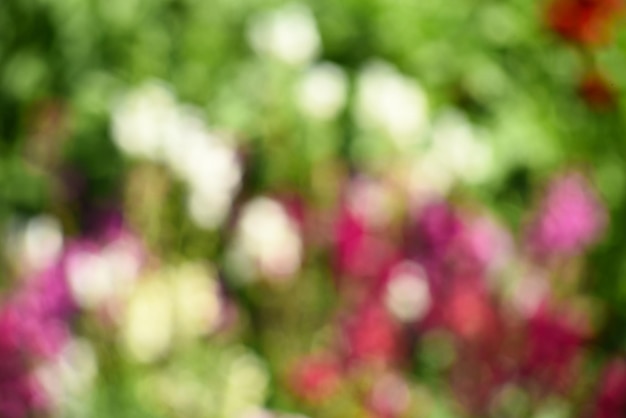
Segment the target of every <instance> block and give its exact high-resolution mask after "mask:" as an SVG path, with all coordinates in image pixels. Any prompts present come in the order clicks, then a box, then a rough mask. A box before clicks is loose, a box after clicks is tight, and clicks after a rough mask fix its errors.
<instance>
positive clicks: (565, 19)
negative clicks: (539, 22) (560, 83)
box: [547, 0, 624, 108]
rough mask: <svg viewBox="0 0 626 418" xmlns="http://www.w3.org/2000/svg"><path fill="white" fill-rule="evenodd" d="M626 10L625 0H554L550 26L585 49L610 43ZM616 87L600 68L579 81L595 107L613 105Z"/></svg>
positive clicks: (583, 95)
mask: <svg viewBox="0 0 626 418" xmlns="http://www.w3.org/2000/svg"><path fill="white" fill-rule="evenodd" d="M623 11H624V3H623V1H622V0H554V1H552V3H551V4H550V6H549V8H548V11H547V21H548V25H549V27H550V28H551V29H552V31H554V32H555V33H556V34H558V35H559V36H560V37H562V38H563V39H565V40H566V41H568V42H571V43H573V44H575V45H578V46H580V47H582V48H584V49H589V50H592V49H594V48H598V47H601V46H605V45H607V44H610V43H611V42H612V40H613V29H614V26H615V22H616V21H617V20H618V18H619V17H620V15H621V14H622V12H623ZM613 90H614V87H613V86H612V85H611V82H610V81H609V80H607V78H606V76H604V75H603V74H602V73H601V72H600V71H599V70H598V69H594V68H591V69H588V70H587V71H586V73H585V75H584V76H583V77H582V79H581V82H580V85H579V93H580V95H581V97H582V98H583V99H584V100H585V101H586V102H587V103H588V104H589V105H590V106H591V107H593V108H604V107H608V106H611V105H613V102H614V100H615V98H614V97H615V93H614V91H613Z"/></svg>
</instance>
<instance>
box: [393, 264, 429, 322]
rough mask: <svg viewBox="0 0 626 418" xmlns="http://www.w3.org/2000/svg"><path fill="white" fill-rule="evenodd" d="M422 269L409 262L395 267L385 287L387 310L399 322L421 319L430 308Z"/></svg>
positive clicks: (427, 289) (426, 283)
mask: <svg viewBox="0 0 626 418" xmlns="http://www.w3.org/2000/svg"><path fill="white" fill-rule="evenodd" d="M424 275H425V273H424V271H423V269H422V268H421V267H420V266H419V265H417V264H415V263H411V262H405V263H402V264H400V265H399V266H397V267H395V268H394V270H393V271H392V273H391V280H390V281H389V283H388V285H387V292H386V294H385V303H386V306H387V309H389V311H390V312H391V313H392V314H393V315H394V316H395V317H396V318H397V319H399V320H401V321H405V322H410V321H416V320H419V319H421V318H422V317H423V316H424V315H425V314H426V313H427V312H428V309H429V308H430V305H431V297H430V290H429V288H428V282H427V281H426V278H425V276H424Z"/></svg>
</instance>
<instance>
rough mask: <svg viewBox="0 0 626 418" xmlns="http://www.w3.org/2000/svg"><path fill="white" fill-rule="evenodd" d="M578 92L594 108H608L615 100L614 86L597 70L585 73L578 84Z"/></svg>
mask: <svg viewBox="0 0 626 418" xmlns="http://www.w3.org/2000/svg"><path fill="white" fill-rule="evenodd" d="M578 93H579V94H580V96H581V97H582V98H583V100H585V101H586V102H587V104H588V105H589V106H590V107H592V108H594V109H606V108H610V107H612V106H613V105H614V104H615V102H616V100H617V97H616V91H615V88H614V86H613V85H612V84H611V83H610V81H609V80H608V79H607V78H606V77H605V76H604V75H603V74H602V73H599V72H597V71H592V72H588V73H587V74H585V76H584V77H583V79H582V80H581V81H580V84H579V86H578Z"/></svg>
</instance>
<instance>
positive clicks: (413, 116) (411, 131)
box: [356, 62, 428, 147]
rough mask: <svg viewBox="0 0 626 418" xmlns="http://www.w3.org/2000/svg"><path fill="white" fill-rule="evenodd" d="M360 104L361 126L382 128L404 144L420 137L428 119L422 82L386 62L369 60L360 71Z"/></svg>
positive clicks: (358, 107)
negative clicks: (405, 74) (370, 62)
mask: <svg viewBox="0 0 626 418" xmlns="http://www.w3.org/2000/svg"><path fill="white" fill-rule="evenodd" d="M356 106H357V107H356V117H357V121H358V122H359V124H360V125H361V126H363V127H365V128H373V129H378V130H381V131H382V132H383V133H385V134H386V135H388V136H389V137H390V138H391V139H392V140H393V141H394V142H395V143H396V145H398V146H401V147H405V146H408V145H411V144H412V143H415V142H417V141H419V140H420V139H421V136H422V134H423V133H424V130H425V128H426V125H427V122H428V102H427V99H426V95H425V93H424V91H423V90H422V88H421V87H420V85H419V84H418V83H417V82H416V81H415V80H414V79H412V78H409V77H406V76H404V75H402V74H400V73H399V72H398V71H397V70H396V69H394V68H393V67H391V66H390V65H388V64H386V63H382V62H376V63H372V64H369V65H368V66H367V67H366V68H365V69H364V70H363V71H362V72H361V74H360V75H359V78H358V81H357V101H356Z"/></svg>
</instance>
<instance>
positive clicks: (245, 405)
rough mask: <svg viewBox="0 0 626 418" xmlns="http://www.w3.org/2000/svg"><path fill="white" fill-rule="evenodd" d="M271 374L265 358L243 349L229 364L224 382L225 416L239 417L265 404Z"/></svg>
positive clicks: (222, 399)
mask: <svg viewBox="0 0 626 418" xmlns="http://www.w3.org/2000/svg"><path fill="white" fill-rule="evenodd" d="M268 385H269V374H268V371H267V366H266V365H265V363H264V362H263V360H262V359H261V358H259V357H257V356H256V355H255V354H253V353H251V352H248V351H243V350H242V352H241V353H240V355H238V356H237V357H236V358H235V359H234V361H233V362H232V363H231V364H230V365H229V366H228V370H227V374H226V381H225V382H224V387H223V389H224V392H223V397H222V398H221V399H220V401H221V403H222V407H221V409H222V414H221V415H220V416H221V417H223V418H231V417H233V418H234V417H239V416H242V415H243V414H244V413H245V412H246V411H250V410H254V409H258V408H259V407H260V406H261V405H263V403H264V401H265V397H266V395H267V392H268Z"/></svg>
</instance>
